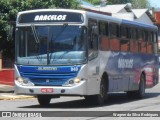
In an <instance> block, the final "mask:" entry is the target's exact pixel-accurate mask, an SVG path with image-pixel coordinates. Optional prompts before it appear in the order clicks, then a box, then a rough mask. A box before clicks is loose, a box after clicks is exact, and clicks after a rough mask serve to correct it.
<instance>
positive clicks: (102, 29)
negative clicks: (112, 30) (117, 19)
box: [99, 21, 109, 51]
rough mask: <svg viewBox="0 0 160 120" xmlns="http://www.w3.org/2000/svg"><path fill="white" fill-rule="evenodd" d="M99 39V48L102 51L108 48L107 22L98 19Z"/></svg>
mask: <svg viewBox="0 0 160 120" xmlns="http://www.w3.org/2000/svg"><path fill="white" fill-rule="evenodd" d="M99 40H100V49H101V50H102V51H106V50H109V38H108V23H107V22H103V21H100V22H99Z"/></svg>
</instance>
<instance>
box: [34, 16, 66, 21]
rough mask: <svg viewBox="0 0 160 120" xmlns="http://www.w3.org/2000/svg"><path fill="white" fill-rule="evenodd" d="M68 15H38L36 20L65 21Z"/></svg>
mask: <svg viewBox="0 0 160 120" xmlns="http://www.w3.org/2000/svg"><path fill="white" fill-rule="evenodd" d="M66 17H67V15H36V16H35V18H34V21H53V20H58V21H61V20H62V21H64V20H66Z"/></svg>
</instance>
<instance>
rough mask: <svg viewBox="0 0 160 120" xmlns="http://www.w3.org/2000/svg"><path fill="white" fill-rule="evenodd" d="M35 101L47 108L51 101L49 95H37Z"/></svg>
mask: <svg viewBox="0 0 160 120" xmlns="http://www.w3.org/2000/svg"><path fill="white" fill-rule="evenodd" d="M37 100H38V102H39V104H40V105H41V106H47V105H49V103H50V101H51V96H49V95H38V96H37Z"/></svg>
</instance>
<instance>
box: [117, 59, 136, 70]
mask: <svg viewBox="0 0 160 120" xmlns="http://www.w3.org/2000/svg"><path fill="white" fill-rule="evenodd" d="M118 68H130V69H131V68H133V59H119V60H118Z"/></svg>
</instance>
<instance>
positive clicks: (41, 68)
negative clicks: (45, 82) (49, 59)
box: [37, 67, 57, 71]
mask: <svg viewBox="0 0 160 120" xmlns="http://www.w3.org/2000/svg"><path fill="white" fill-rule="evenodd" d="M37 70H53V71H57V68H56V67H38V69H37Z"/></svg>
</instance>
